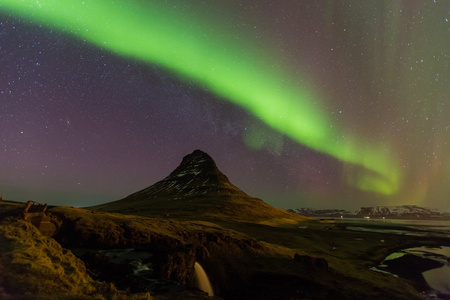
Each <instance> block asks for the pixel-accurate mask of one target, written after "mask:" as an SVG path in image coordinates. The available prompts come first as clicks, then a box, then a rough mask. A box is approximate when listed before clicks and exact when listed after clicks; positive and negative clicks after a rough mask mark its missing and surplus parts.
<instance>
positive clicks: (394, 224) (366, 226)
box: [336, 218, 450, 238]
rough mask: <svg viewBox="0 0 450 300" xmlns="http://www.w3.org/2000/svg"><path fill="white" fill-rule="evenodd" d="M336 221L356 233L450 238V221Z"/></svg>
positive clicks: (357, 219)
mask: <svg viewBox="0 0 450 300" xmlns="http://www.w3.org/2000/svg"><path fill="white" fill-rule="evenodd" d="M336 221H337V222H343V223H346V224H349V226H347V229H349V230H355V231H370V232H379V233H393V234H402V235H412V236H430V237H443V238H450V221H447V220H406V219H401V220H399V219H373V218H372V219H361V218H346V219H338V220H336Z"/></svg>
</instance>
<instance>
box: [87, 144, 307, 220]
mask: <svg viewBox="0 0 450 300" xmlns="http://www.w3.org/2000/svg"><path fill="white" fill-rule="evenodd" d="M93 209H94V210H103V211H110V212H120V213H129V214H141V215H152V216H155V215H156V216H169V215H170V216H179V217H189V218H193V217H197V218H202V217H208V218H211V217H213V218H225V219H233V220H246V221H249V220H254V221H262V220H269V219H292V218H293V220H300V219H302V217H299V216H298V215H296V214H292V213H288V212H286V211H282V210H280V209H278V208H275V207H272V206H270V205H268V204H266V203H264V201H262V200H261V199H257V198H253V197H250V196H249V195H247V194H246V193H244V192H243V191H242V190H240V189H239V188H238V187H236V186H235V185H233V184H232V183H231V182H230V181H229V180H228V178H227V176H225V175H224V174H223V173H222V172H221V171H220V170H219V169H218V168H217V166H216V163H215V162H214V160H213V159H212V158H211V156H209V155H208V154H207V153H205V152H203V151H201V150H195V151H194V152H192V153H191V154H188V155H186V156H185V157H184V158H183V160H182V161H181V163H180V165H179V166H178V167H177V168H176V169H175V170H174V171H173V172H172V173H170V174H169V175H168V176H167V177H166V178H164V179H162V180H160V181H158V182H156V183H155V184H153V185H151V186H149V187H147V188H145V189H143V190H141V191H138V192H136V193H133V194H131V195H129V196H127V197H125V198H124V199H121V200H117V201H114V202H110V203H106V204H103V205H99V206H96V207H94V208H93Z"/></svg>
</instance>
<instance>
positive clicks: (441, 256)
mask: <svg viewBox="0 0 450 300" xmlns="http://www.w3.org/2000/svg"><path fill="white" fill-rule="evenodd" d="M406 255H414V256H416V257H419V258H423V259H428V260H432V261H434V262H437V263H438V264H440V265H441V266H437V267H436V266H435V267H434V268H433V267H431V269H428V268H427V269H426V270H424V271H422V276H423V279H424V280H425V283H426V284H427V285H428V287H429V288H430V289H431V290H430V291H428V296H430V297H432V298H438V299H448V298H449V297H450V280H449V278H450V247H444V246H443V247H415V248H409V249H404V250H401V251H398V252H394V253H392V254H390V255H388V256H387V257H386V258H385V259H384V261H383V262H382V263H381V264H380V265H379V266H378V267H377V268H373V270H374V271H381V272H385V271H383V269H384V268H388V267H389V265H390V264H391V263H392V262H395V260H397V259H399V258H401V257H404V256H406ZM414 271H415V267H414V268H411V269H410V272H414ZM385 273H388V272H385ZM419 274H420V273H419ZM392 275H395V274H392Z"/></svg>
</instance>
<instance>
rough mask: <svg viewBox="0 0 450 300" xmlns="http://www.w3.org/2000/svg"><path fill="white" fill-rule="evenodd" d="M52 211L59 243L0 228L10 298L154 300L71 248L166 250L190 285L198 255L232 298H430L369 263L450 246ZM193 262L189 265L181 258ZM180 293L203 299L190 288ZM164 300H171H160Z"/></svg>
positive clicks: (275, 225) (333, 227) (235, 223)
mask: <svg viewBox="0 0 450 300" xmlns="http://www.w3.org/2000/svg"><path fill="white" fill-rule="evenodd" d="M0 204H2V205H0V211H3V215H5V214H7V212H8V211H15V210H16V209H17V206H15V205H12V204H11V205H10V207H9V208H5V207H6V205H9V204H3V203H0ZM49 213H50V214H51V215H52V216H53V220H58V223H57V224H56V225H57V227H58V228H59V230H60V231H59V234H57V235H56V236H55V239H56V240H58V242H56V240H55V239H53V238H49V237H45V236H42V235H41V234H40V233H39V231H37V230H36V229H35V228H34V227H33V226H32V225H31V224H29V223H27V222H25V221H15V220H14V219H13V218H11V217H10V218H7V219H6V220H3V221H2V222H1V223H0V244H1V245H2V249H1V257H0V268H1V269H2V270H6V271H5V272H3V273H1V274H0V287H2V288H0V299H8V297H9V299H15V298H14V296H15V295H16V294H17V293H20V295H21V296H22V298H23V299H27V297H29V298H30V299H32V298H33V297H34V296H36V295H39V297H41V298H42V299H45V298H46V297H50V295H51V296H52V297H53V296H54V295H57V296H58V298H60V299H88V298H89V299H103V298H105V299H148V298H149V297H150V296H149V295H147V294H134V295H130V294H127V293H126V292H124V291H120V290H118V289H117V288H116V287H115V286H114V285H113V284H111V283H103V282H99V281H97V280H95V279H93V278H91V277H90V275H89V271H88V270H86V267H85V265H84V263H83V262H82V261H81V260H79V259H78V258H77V257H75V256H74V255H73V254H72V253H71V252H70V251H69V250H66V249H64V248H63V247H61V244H62V245H63V246H64V247H75V246H84V247H90V248H96V249H99V248H104V249H107V248H110V249H111V248H126V247H139V248H144V249H149V251H152V250H158V249H159V250H160V251H162V252H161V253H162V255H163V256H164V259H167V263H168V264H169V265H171V267H172V268H178V269H177V270H175V271H174V270H171V271H172V272H173V273H172V274H175V275H176V276H179V278H181V279H183V277H182V276H187V275H186V274H184V273H180V272H181V271H183V270H182V269H183V268H184V269H186V268H189V267H190V265H189V264H191V261H190V260H189V259H186V257H188V258H189V257H190V256H194V257H191V258H192V259H196V260H199V261H200V263H201V264H202V266H203V267H204V268H205V270H207V273H208V275H209V277H210V280H211V281H212V283H213V286H214V288H215V290H217V291H219V294H221V295H223V297H224V298H227V299H234V298H240V299H244V298H245V297H247V298H248V299H252V294H251V293H252V292H253V293H256V294H257V293H266V294H267V295H271V294H273V293H283V289H285V290H286V291H290V289H296V290H299V293H300V294H301V295H304V296H305V297H308V295H309V296H312V295H315V296H314V297H319V298H320V297H322V298H327V297H328V298H330V297H332V298H341V299H356V298H359V297H361V296H362V295H364V297H365V298H366V299H376V298H383V297H389V298H392V297H395V298H397V299H420V295H419V294H418V292H417V291H416V290H415V289H414V287H413V285H412V284H411V283H410V282H408V281H407V280H403V279H400V278H394V277H393V276H390V275H386V274H381V273H376V272H373V271H370V270H369V267H371V266H376V265H377V264H378V263H379V262H380V261H381V260H382V259H383V258H384V257H385V256H386V255H387V254H388V253H389V252H391V251H394V250H396V249H401V248H407V247H409V246H412V245H433V244H435V245H444V244H445V243H448V242H449V241H448V240H436V239H430V238H426V237H408V236H398V235H390V234H380V233H371V232H356V231H348V230H345V228H344V227H343V226H341V224H340V223H339V222H337V223H333V222H320V221H318V220H312V219H305V218H299V219H295V218H290V217H289V215H286V216H288V217H286V216H285V217H279V218H272V219H271V218H266V219H264V218H263V219H261V218H260V217H259V215H257V216H256V217H255V218H257V220H256V219H255V220H254V221H255V222H251V220H252V219H251V216H250V217H249V219H248V220H246V222H242V221H240V220H234V219H232V218H229V217H221V216H220V215H216V216H212V215H208V214H206V215H202V216H201V217H199V218H198V219H195V218H187V217H185V216H184V217H181V218H175V217H164V218H163V217H155V216H144V215H125V214H119V213H109V212H101V211H90V210H86V209H80V208H71V207H56V208H51V209H49ZM277 216H281V215H278V214H277ZM299 225H300V226H301V228H300V227H299ZM296 253H298V254H301V255H309V256H313V257H321V258H325V259H326V260H327V262H328V264H329V266H330V270H329V271H324V270H316V269H311V268H310V267H308V266H305V265H302V264H301V263H299V262H296V261H295V260H293V257H294V255H295V254H296ZM171 255H172V256H171ZM183 257H184V258H185V260H181V261H180V260H179V259H181V258H183ZM171 259H172V260H171ZM177 264H178V265H177ZM183 264H188V265H183ZM192 265H193V263H192ZM192 267H193V266H192ZM177 272H178V273H177ZM175 275H174V276H175ZM184 279H186V278H184ZM277 282H278V283H277ZM276 283H277V284H278V286H279V287H278V290H277V284H276ZM294 287H298V288H294ZM246 293H247V294H246ZM259 295H261V294H259ZM279 296H280V297H281V298H282V296H283V295H282V294H280V295H279ZM173 297H174V298H176V297H178V298H179V299H199V298H201V297H202V296H201V295H198V294H196V293H195V292H193V291H189V290H187V291H183V292H182V293H181V294H177V295H173ZM180 297H181V298H180ZM183 297H184V298H183ZM299 297H300V296H299ZM33 299H36V298H33ZM155 299H161V300H163V299H166V298H165V296H155ZM253 299H255V298H253Z"/></svg>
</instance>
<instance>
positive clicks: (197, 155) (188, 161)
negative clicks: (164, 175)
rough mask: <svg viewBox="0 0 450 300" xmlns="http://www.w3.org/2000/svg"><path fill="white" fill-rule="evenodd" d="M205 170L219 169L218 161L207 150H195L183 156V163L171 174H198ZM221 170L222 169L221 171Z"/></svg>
mask: <svg viewBox="0 0 450 300" xmlns="http://www.w3.org/2000/svg"><path fill="white" fill-rule="evenodd" d="M205 171H207V172H208V171H219V169H217V166H216V163H215V162H214V160H213V159H212V158H211V156H209V155H208V154H207V153H206V152H203V151H201V150H195V151H194V152H192V153H191V154H188V155H186V156H185V157H183V160H182V161H181V164H180V165H179V166H178V167H177V168H176V169H175V170H173V172H172V173H170V175H169V177H171V176H180V177H181V176H184V175H188V174H190V175H192V174H194V175H198V174H200V173H202V172H205ZM219 172H220V171H219Z"/></svg>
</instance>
